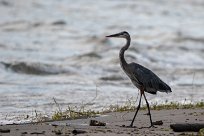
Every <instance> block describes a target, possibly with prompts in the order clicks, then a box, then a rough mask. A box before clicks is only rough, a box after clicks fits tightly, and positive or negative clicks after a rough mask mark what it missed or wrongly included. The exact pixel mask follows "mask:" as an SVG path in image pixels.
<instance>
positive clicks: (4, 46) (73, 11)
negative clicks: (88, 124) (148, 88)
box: [0, 0, 204, 123]
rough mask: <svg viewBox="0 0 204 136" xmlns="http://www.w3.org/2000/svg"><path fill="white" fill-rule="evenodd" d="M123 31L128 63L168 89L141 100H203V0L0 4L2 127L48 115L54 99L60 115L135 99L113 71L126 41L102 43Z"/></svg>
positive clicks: (7, 0) (0, 0)
mask: <svg viewBox="0 0 204 136" xmlns="http://www.w3.org/2000/svg"><path fill="white" fill-rule="evenodd" d="M124 30H125V31H128V32H129V33H130V34H131V37H132V44H131V48H130V49H129V50H128V51H127V52H126V58H127V61H128V62H132V61H134V62H137V63H140V64H142V65H144V66H146V67H148V68H149V69H151V70H152V71H154V72H155V73H156V74H157V75H159V76H160V77H161V78H162V79H163V80H164V81H165V82H166V83H168V84H169V85H170V86H171V88H172V93H170V94H166V93H158V94H157V95H149V94H147V97H148V100H149V102H150V103H151V104H155V103H158V104H159V103H165V102H179V103H189V102H192V103H194V102H198V101H203V99H204V91H203V90H204V2H203V0H171V1H168V0H154V1H153V0H137V1H117V0H101V1H99V0H98V1H93V0H86V1H85V0H77V1H74V2H73V1H71V0H0V123H8V122H16V121H18V120H22V119H23V118H24V116H25V115H33V116H35V110H36V111H37V112H38V113H43V114H46V115H51V114H52V113H53V112H54V111H56V110H57V106H56V105H55V103H54V100H53V97H54V98H55V99H56V101H57V102H58V103H59V104H60V106H61V108H62V110H65V109H66V108H67V107H68V106H69V105H77V106H81V105H83V104H86V105H87V106H86V108H90V109H94V110H102V109H105V108H107V107H109V106H110V105H111V104H113V105H116V104H119V105H123V104H125V102H127V100H129V99H130V100H136V98H137V95H138V91H137V89H136V87H134V86H133V85H132V84H131V82H130V81H129V79H128V78H127V76H126V75H125V74H124V72H123V71H122V69H121V68H120V65H119V59H118V54H119V50H120V48H121V47H122V46H123V45H124V44H125V40H122V39H106V38H105V35H109V34H113V33H117V32H120V31H124ZM143 104H145V103H144V102H143ZM25 120H29V119H25Z"/></svg>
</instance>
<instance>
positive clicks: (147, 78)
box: [106, 31, 171, 127]
mask: <svg viewBox="0 0 204 136" xmlns="http://www.w3.org/2000/svg"><path fill="white" fill-rule="evenodd" d="M106 37H117V38H125V39H126V40H127V43H126V45H125V46H123V47H122V48H121V50H120V53H119V58H120V65H121V67H122V69H123V70H124V72H125V73H126V74H127V75H128V77H129V78H130V80H131V81H132V83H133V84H134V85H135V86H136V87H137V88H138V89H139V90H140V99H139V105H138V107H137V110H136V112H135V115H134V117H133V120H132V122H131V124H130V127H133V122H134V120H135V117H136V116H137V113H138V110H139V109H140V104H141V98H142V95H143V96H144V98H145V101H146V104H147V108H148V115H149V118H150V123H151V126H150V127H152V126H154V125H153V123H152V117H151V113H150V108H149V103H148V101H147V98H146V96H145V92H147V93H150V94H156V93H157V91H160V92H166V93H168V92H171V88H170V87H169V86H168V85H167V84H166V83H165V82H163V81H162V80H161V79H160V78H159V77H158V76H157V75H156V74H154V73H153V72H152V71H151V70H149V69H147V68H145V67H144V66H142V65H140V64H137V63H134V62H132V63H129V64H128V63H127V62H126V61H125V58H124V53H125V51H126V50H127V49H128V48H129V46H130V41H131V38H130V35H129V33H128V32H125V31H124V32H120V33H117V34H112V35H109V36H106Z"/></svg>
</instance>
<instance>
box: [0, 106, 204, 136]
mask: <svg viewBox="0 0 204 136" xmlns="http://www.w3.org/2000/svg"><path fill="white" fill-rule="evenodd" d="M145 113H147V110H140V111H139V112H138V115H137V117H136V120H135V122H134V128H127V127H121V126H123V125H125V126H128V125H129V124H130V121H131V120H132V118H133V115H134V112H129V111H123V112H110V113H106V114H104V115H101V116H99V117H91V118H86V119H75V120H63V121H53V122H43V123H32V124H21V125H2V126H0V130H10V132H8V133H0V135H2V136H8V135H15V136H21V135H34V134H36V135H40V134H43V135H47V136H55V135H73V130H78V131H79V132H81V134H80V135H110V136H114V135H124V136H125V135H150V136H151V135H152V136H153V135H179V134H188V135H197V132H174V131H173V130H172V129H171V128H170V124H175V123H204V110H203V108H196V109H170V110H164V109H163V110H151V114H152V119H153V122H155V121H162V122H163V124H162V125H156V128H147V127H149V125H150V121H149V117H148V116H147V115H144V114H145ZM92 119H94V120H97V121H101V122H104V123H106V126H89V122H90V120H92Z"/></svg>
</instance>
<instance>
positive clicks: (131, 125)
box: [130, 92, 142, 127]
mask: <svg viewBox="0 0 204 136" xmlns="http://www.w3.org/2000/svg"><path fill="white" fill-rule="evenodd" d="M141 98H142V92H141V93H140V100H139V104H138V106H137V110H136V112H135V115H134V117H133V119H132V122H131V124H130V127H133V123H134V120H135V117H136V116H137V113H138V111H139V109H140V104H141Z"/></svg>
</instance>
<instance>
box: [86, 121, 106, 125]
mask: <svg viewBox="0 0 204 136" xmlns="http://www.w3.org/2000/svg"><path fill="white" fill-rule="evenodd" d="M89 125H90V126H106V123H104V122H100V121H97V120H90V124H89Z"/></svg>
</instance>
